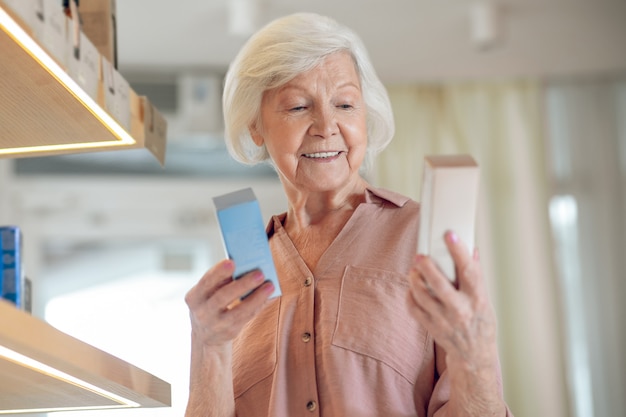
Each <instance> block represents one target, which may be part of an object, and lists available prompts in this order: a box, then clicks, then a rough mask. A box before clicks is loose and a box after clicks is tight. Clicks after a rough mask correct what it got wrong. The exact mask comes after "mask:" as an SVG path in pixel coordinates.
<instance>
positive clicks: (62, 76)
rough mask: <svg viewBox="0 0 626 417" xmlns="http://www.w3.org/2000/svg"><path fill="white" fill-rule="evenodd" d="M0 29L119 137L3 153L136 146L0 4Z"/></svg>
mask: <svg viewBox="0 0 626 417" xmlns="http://www.w3.org/2000/svg"><path fill="white" fill-rule="evenodd" d="M0 28H1V29H2V30H3V31H4V32H6V33H7V34H8V35H9V36H10V37H11V38H12V39H13V40H14V41H15V42H17V43H18V44H19V45H20V46H21V47H22V48H23V49H24V50H25V51H26V52H27V53H28V54H29V55H30V56H31V57H33V59H35V60H36V61H37V62H38V63H39V64H40V65H41V66H42V67H43V68H44V69H46V71H48V72H49V73H50V75H52V76H53V77H54V78H56V79H57V80H58V81H59V83H60V84H61V85H63V86H64V87H65V88H66V89H67V90H68V91H69V92H70V93H71V94H72V95H73V96H74V97H76V99H77V100H78V101H80V102H81V103H82V104H83V106H85V108H87V109H88V110H89V111H90V112H91V113H92V114H93V115H94V116H95V117H96V118H97V119H98V120H100V121H101V122H102V124H103V125H104V126H106V127H107V129H108V130H109V131H110V132H111V133H112V134H113V135H114V136H115V137H117V138H118V139H119V140H116V141H103V142H84V143H71V144H59V145H42V146H27V147H21V148H7V149H0V155H3V154H5V155H6V154H17V153H30V152H41V151H56V150H72V149H85V148H100V147H109V146H124V145H134V144H135V143H136V141H135V139H133V138H132V137H131V136H130V135H129V134H128V133H127V132H126V130H124V128H122V127H121V126H120V125H119V123H117V122H116V121H115V120H114V119H113V118H112V117H111V116H110V115H109V114H108V113H107V112H106V111H105V110H104V109H102V107H100V106H99V105H98V104H97V103H96V102H95V101H94V100H93V99H92V98H91V97H90V96H89V95H88V94H87V93H86V92H85V91H84V90H83V89H82V88H81V87H80V86H79V85H78V84H77V83H76V81H74V80H73V79H72V78H71V77H70V76H69V75H68V74H67V73H66V72H65V71H64V70H63V69H62V68H61V67H60V66H59V65H58V64H57V63H56V62H55V61H54V59H52V58H51V57H50V55H48V54H47V53H46V52H45V51H44V50H43V49H42V48H41V47H40V46H39V45H38V44H37V42H35V41H34V40H33V38H31V37H30V36H29V35H28V34H27V33H26V32H25V31H24V30H23V29H22V28H21V27H20V25H19V24H18V23H17V22H15V20H13V18H11V16H9V14H8V13H7V12H6V11H5V10H4V9H3V8H2V7H0Z"/></svg>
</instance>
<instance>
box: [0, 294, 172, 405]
mask: <svg viewBox="0 0 626 417" xmlns="http://www.w3.org/2000/svg"><path fill="white" fill-rule="evenodd" d="M2 347H4V348H7V349H10V350H12V351H15V352H19V353H20V354H21V355H24V356H27V357H28V358H30V359H33V360H35V361H37V362H40V363H43V364H45V365H47V366H49V367H51V368H54V369H56V370H58V371H61V372H63V373H65V374H68V375H71V376H72V377H74V378H78V379H80V380H81V381H84V382H86V383H88V384H91V385H94V386H96V387H99V388H101V389H104V390H106V391H108V392H109V393H112V394H114V395H117V396H120V397H123V398H125V399H128V400H130V401H132V402H135V403H137V404H138V406H139V407H169V406H171V386H170V385H169V384H168V383H166V382H164V381H162V380H161V379H159V378H157V377H155V376H153V375H151V374H149V373H147V372H145V371H143V370H141V369H139V368H136V367H134V366H133V365H131V364H129V363H127V362H125V361H123V360H121V359H119V358H117V357H115V356H112V355H110V354H108V353H106V352H103V351H102V350H99V349H97V348H95V347H93V346H91V345H89V344H87V343H84V342H81V341H80V340H78V339H75V338H73V337H71V336H69V335H67V334H65V333H63V332H61V331H59V330H57V329H56V328H54V327H52V326H51V325H49V324H47V323H45V322H44V321H41V320H39V319H37V318H35V317H33V316H31V315H30V314H28V313H25V312H23V311H21V310H18V309H17V308H16V307H15V306H14V305H13V304H10V303H8V302H6V301H2V300H0V348H2ZM120 405H121V404H120V402H119V401H117V400H113V399H111V398H107V397H106V396H104V395H101V394H99V393H98V392H94V391H93V390H89V389H85V388H82V387H80V386H78V385H76V384H75V383H71V382H68V381H63V380H62V379H59V378H56V377H53V376H51V375H49V374H47V373H45V372H40V371H37V370H35V369H33V368H31V367H28V366H24V365H22V364H19V363H16V362H15V361H12V360H8V359H6V358H4V357H2V356H0V414H3V410H32V409H50V408H65V409H71V408H85V409H92V408H94V409H95V408H109V407H119V406H120ZM4 413H6V411H4Z"/></svg>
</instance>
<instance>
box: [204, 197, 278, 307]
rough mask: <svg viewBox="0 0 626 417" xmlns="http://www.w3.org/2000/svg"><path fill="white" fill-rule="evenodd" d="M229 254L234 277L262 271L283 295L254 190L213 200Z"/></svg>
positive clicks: (276, 294) (275, 291)
mask: <svg viewBox="0 0 626 417" xmlns="http://www.w3.org/2000/svg"><path fill="white" fill-rule="evenodd" d="M213 204H214V205H215V210H216V213H217V220H218V223H219V225H220V230H221V232H222V242H223V243H224V248H225V250H226V255H227V256H228V257H229V258H230V259H232V260H233V261H234V262H235V272H234V274H233V276H234V278H235V279H237V278H239V277H240V276H242V275H243V274H245V273H247V272H250V271H253V270H255V269H260V270H261V271H262V272H263V275H265V279H267V280H270V281H272V283H273V284H274V292H273V293H272V295H271V296H270V298H274V297H278V296H279V295H281V294H282V293H281V290H280V284H279V283H278V276H277V275H276V268H275V266H274V260H273V258H272V252H271V251H270V246H269V242H268V240H267V233H266V232H265V225H264V223H263V218H262V216H261V208H260V206H259V202H258V200H257V199H256V196H255V195H254V192H253V191H252V189H251V188H245V189H243V190H239V191H235V192H232V193H228V194H224V195H221V196H217V197H214V198H213Z"/></svg>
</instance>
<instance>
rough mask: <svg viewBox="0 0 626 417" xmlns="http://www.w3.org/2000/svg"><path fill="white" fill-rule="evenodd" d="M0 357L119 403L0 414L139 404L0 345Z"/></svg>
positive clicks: (9, 412) (137, 405)
mask: <svg viewBox="0 0 626 417" xmlns="http://www.w3.org/2000/svg"><path fill="white" fill-rule="evenodd" d="M0 357H1V358H4V359H7V360H9V361H11V362H13V363H16V364H19V365H21V366H24V367H27V368H30V369H32V370H34V371H36V372H39V373H40V374H43V375H47V376H50V377H52V378H55V379H58V380H60V381H63V382H67V383H68V384H71V385H75V386H77V387H79V388H82V389H84V390H86V391H90V392H93V393H95V394H98V395H100V396H102V397H104V398H108V399H109V400H111V401H115V402H117V403H119V405H106V406H93V407H59V408H38V409H18V410H0V414H17V413H35V412H49V411H74V410H94V409H109V408H130V407H139V406H140V404H138V403H136V402H135V401H132V400H129V399H127V398H124V397H121V396H119V395H117V394H114V393H112V392H110V391H107V390H105V389H102V388H99V387H97V386H95V385H93V384H90V383H89V382H86V381H83V380H82V379H79V378H76V377H74V376H72V375H69V374H67V373H65V372H63V371H60V370H58V369H56V368H53V367H51V366H48V365H46V364H44V363H41V362H39V361H37V360H35V359H32V358H29V357H28V356H25V355H22V354H21V353H17V352H15V351H13V350H11V349H8V348H6V347H4V346H2V345H0Z"/></svg>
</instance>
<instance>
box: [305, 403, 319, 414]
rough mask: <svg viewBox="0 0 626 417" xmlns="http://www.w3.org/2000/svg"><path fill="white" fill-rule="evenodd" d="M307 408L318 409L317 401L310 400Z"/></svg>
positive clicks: (311, 410) (310, 409)
mask: <svg viewBox="0 0 626 417" xmlns="http://www.w3.org/2000/svg"><path fill="white" fill-rule="evenodd" d="M306 409H307V410H309V411H310V412H313V411H315V410H317V403H316V402H315V401H309V402H308V403H306Z"/></svg>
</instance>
